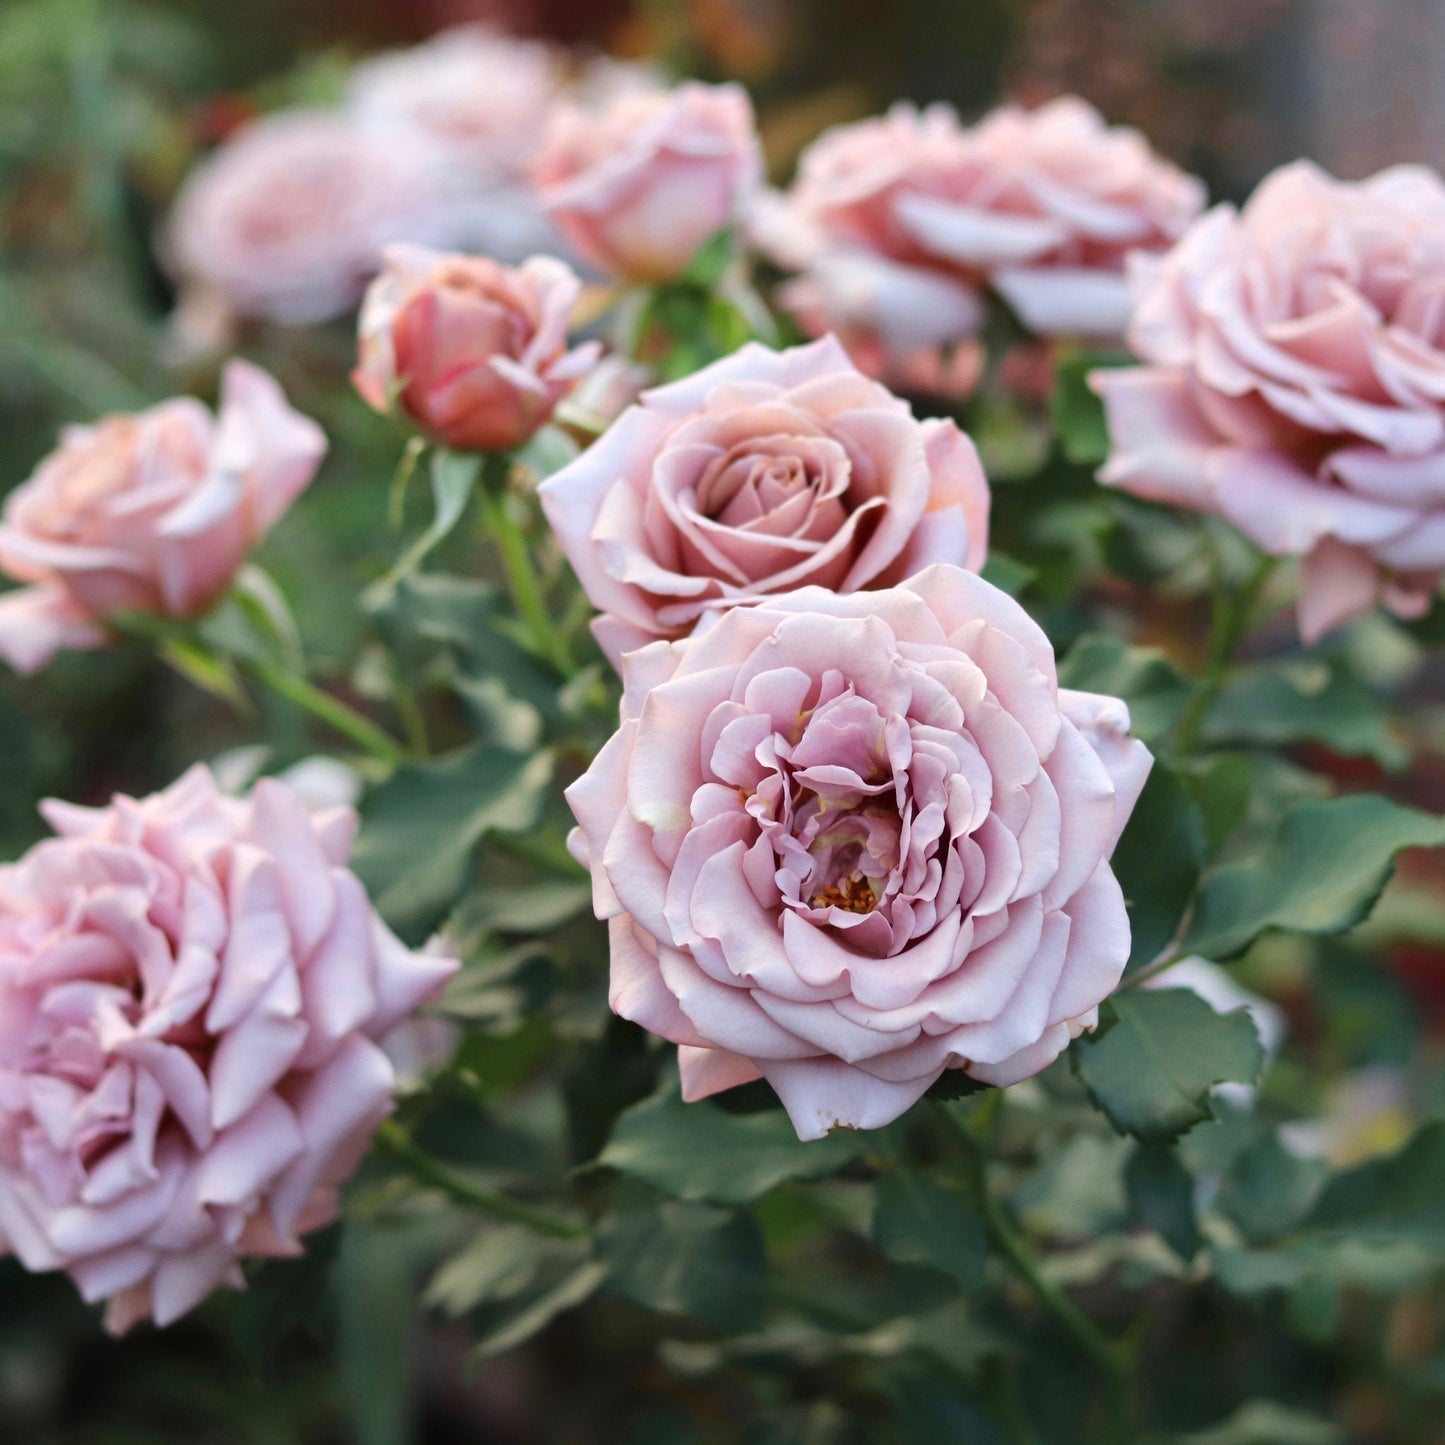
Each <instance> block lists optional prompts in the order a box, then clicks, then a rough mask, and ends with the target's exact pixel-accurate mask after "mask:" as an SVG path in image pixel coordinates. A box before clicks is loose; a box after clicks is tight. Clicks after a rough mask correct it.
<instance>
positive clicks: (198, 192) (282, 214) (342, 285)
mask: <svg viewBox="0 0 1445 1445" xmlns="http://www.w3.org/2000/svg"><path fill="white" fill-rule="evenodd" d="M458 224H459V223H458V215H457V211H456V206H455V202H454V199H453V198H452V197H450V196H449V195H448V194H447V192H446V189H445V186H444V184H443V173H442V171H441V169H440V168H439V166H438V164H437V160H436V156H435V155H434V153H433V152H432V151H431V150H429V149H427V148H424V147H418V146H417V145H416V144H415V143H414V142H413V141H412V140H411V139H409V138H408V137H407V136H406V135H403V134H388V135H378V134H375V133H371V132H368V131H367V130H366V129H364V128H363V127H362V126H361V125H360V124H359V123H358V122H356V121H355V120H353V119H351V118H349V117H347V116H344V115H341V114H335V115H333V114H331V113H329V112H326V111H319V110H316V111H313V110H293V111H280V112H277V113H276V114H274V115H271V116H267V117H266V118H265V119H263V120H259V121H255V122H253V123H252V124H251V125H249V126H247V127H246V128H245V129H244V130H242V131H240V132H238V133H237V134H236V135H235V136H234V137H233V138H232V139H230V140H228V141H226V142H225V144H224V145H222V146H221V147H220V148H219V149H218V150H216V151H215V152H213V153H212V154H211V155H209V156H208V157H206V159H205V160H203V161H202V162H201V163H200V165H199V166H197V167H196V169H195V170H194V171H193V172H192V173H191V175H190V176H189V177H188V178H187V180H186V182H185V184H184V186H182V188H181V191H180V194H179V195H178V196H177V198H176V202H175V206H174V208H173V209H172V211H171V216H170V220H169V222H168V223H167V232H166V245H165V250H166V254H167V259H168V260H169V262H170V264H171V266H172V267H173V269H174V270H175V271H176V273H177V275H178V276H179V278H180V280H181V282H182V285H183V286H185V287H187V288H191V287H195V288H199V289H200V290H202V291H209V292H214V293H218V294H219V295H220V296H221V297H222V298H223V299H224V301H225V303H226V305H227V306H229V307H230V309H231V310H232V311H234V312H236V313H238V314H239V315H242V316H259V317H265V318H267V319H269V320H272V321H283V322H310V321H324V320H326V319H327V318H329V317H332V316H338V315H340V314H341V313H342V312H343V311H346V310H348V309H349V308H350V307H352V306H353V305H355V303H356V301H357V300H358V299H359V297H360V296H361V293H362V290H363V289H364V288H365V286H366V283H367V281H368V280H369V279H370V278H371V277H372V276H373V275H374V274H375V273H376V270H377V268H378V266H379V265H380V255H381V248H382V247H383V246H384V245H386V244H388V243H389V242H392V241H415V242H418V243H423V244H433V245H435V244H445V243H446V242H448V241H449V240H451V239H452V237H453V235H454V233H455V231H456V229H457V226H458Z"/></svg>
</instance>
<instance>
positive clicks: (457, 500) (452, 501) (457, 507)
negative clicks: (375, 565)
mask: <svg viewBox="0 0 1445 1445" xmlns="http://www.w3.org/2000/svg"><path fill="white" fill-rule="evenodd" d="M481 471H482V459H481V458H480V457H479V456H471V455H467V454H466V453H462V452H451V451H446V450H444V449H440V448H439V449H438V450H437V451H434V452H433V453H432V456H431V494H432V506H433V508H434V512H433V515H432V520H431V523H430V525H429V526H428V527H427V529H426V531H424V532H423V533H422V534H421V536H420V537H418V538H417V539H416V541H414V542H413V543H412V544H411V546H409V547H408V548H407V549H406V551H404V552H403V553H402V554H401V556H400V557H399V558H398V559H397V562H396V565H395V566H394V567H393V568H392V569H391V571H390V572H388V573H387V574H386V576H385V577H383V578H382V579H381V580H380V581H379V582H377V583H376V584H375V586H374V588H373V594H372V595H373V597H377V598H384V597H386V596H387V595H388V594H389V593H390V592H392V591H393V590H394V589H395V587H396V585H397V583H399V582H400V581H401V580H402V579H403V578H404V577H407V576H409V575H410V574H411V573H412V572H415V571H416V569H417V568H418V567H419V566H421V564H422V563H423V562H424V561H425V560H426V558H427V555H428V554H429V553H430V552H432V551H433V550H434V549H435V548H436V547H438V546H439V545H440V544H441V543H442V542H443V541H445V540H446V538H447V537H448V536H449V535H450V534H451V531H452V528H454V527H455V526H456V524H457V523H458V522H460V521H461V519H462V513H463V512H465V511H466V509H467V503H468V502H469V501H470V500H471V496H472V492H473V490H474V489H475V487H476V485H477V478H478V477H479V476H480V475H481Z"/></svg>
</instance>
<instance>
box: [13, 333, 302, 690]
mask: <svg viewBox="0 0 1445 1445" xmlns="http://www.w3.org/2000/svg"><path fill="white" fill-rule="evenodd" d="M325 451H326V439H325V437H324V436H323V435H322V433H321V429H320V428H319V427H318V426H317V425H316V424H315V422H313V421H310V420H308V419H307V418H306V417H304V416H301V415H300V414H299V413H297V412H295V411H293V410H292V409H291V408H290V406H288V405H287V403H286V398H285V396H284V395H283V394H282V392H281V388H280V387H279V386H277V384H276V383H275V381H274V380H272V378H271V377H269V376H268V375H267V374H266V373H265V372H264V371H261V370H259V369H258V368H256V367H254V366H251V365H249V364H248V363H247V362H244V361H233V362H231V363H230V364H229V365H228V366H227V367H226V371H225V375H224V377H223V379H222V383H221V405H220V409H219V411H218V413H217V414H216V415H215V416H212V414H211V413H210V412H209V411H208V410H207V409H206V408H205V407H204V406H202V405H201V403H200V402H198V401H195V400H193V399H191V398H190V397H178V398H176V399H175V400H172V401H166V402H162V403H161V404H160V405H159V406H153V407H151V408H150V409H149V410H148V411H143V412H138V413H136V414H135V415H133V416H112V417H106V418H105V419H104V420H103V421H99V422H97V423H95V424H94V425H93V426H77V427H70V428H68V429H67V430H66V431H65V432H63V433H62V435H61V442H60V447H59V449H58V450H57V451H55V452H53V453H52V454H51V455H50V456H49V457H47V458H46V459H45V461H43V462H42V463H41V464H40V466H39V468H38V469H37V470H36V472H35V474H34V475H33V476H32V477H31V478H30V479H29V480H28V481H26V482H24V483H22V484H21V485H20V486H19V487H17V488H16V489H15V490H14V491H13V492H11V493H10V495H9V496H8V497H7V498H6V499H5V506H4V511H3V513H0V569H3V570H4V571H5V572H7V573H8V574H9V575H10V576H11V577H13V578H15V579H16V580H17V581H19V582H27V583H30V584H32V585H30V586H28V587H24V588H21V589H19V590H17V591H14V592H8V593H6V594H5V595H4V596H3V597H0V657H3V658H4V659H5V660H6V661H7V662H8V663H9V664H10V665H11V666H12V667H14V668H16V669H17V670H18V671H21V672H35V671H37V670H38V669H39V668H42V667H44V666H45V665H46V664H47V663H48V662H49V661H50V659H51V658H52V657H53V656H54V654H55V652H56V651H57V649H59V648H62V647H98V646H100V645H101V644H102V643H103V642H104V641H105V634H104V630H103V628H102V627H101V626H100V623H101V622H102V621H103V620H104V619H105V618H106V617H108V616H111V615H113V614H115V613H120V612H148V613H152V614H154V615H156V616H163V617H192V616H195V615H197V614H199V613H201V612H204V611H205V610H206V609H207V608H208V607H210V606H211V605H212V604H213V603H214V602H215V601H216V600H217V599H218V598H219V597H220V595H221V594H222V593H223V592H224V591H225V590H226V588H227V587H228V586H229V585H230V583H231V580H232V578H233V577H234V576H235V574H236V572H237V570H238V569H239V568H240V566H241V564H242V562H244V561H245V559H246V554H247V553H248V552H249V551H250V550H251V548H252V547H254V546H255V545H256V543H257V542H258V541H259V540H260V539H261V538H262V537H263V536H264V535H265V534H266V533H267V532H268V531H269V530H270V528H271V527H272V525H273V524H274V523H275V522H276V520H277V519H278V518H279V517H280V516H281V514H282V513H283V512H284V511H285V510H286V509H287V507H289V506H290V505H291V503H292V502H293V501H294V500H295V499H296V497H297V496H298V495H299V494H300V493H301V492H302V491H304V490H305V488H306V486H307V485H308V483H309V482H310V481H311V478H312V477H313V476H314V475H315V472H316V468H317V466H318V465H319V464H320V461H321V458H322V456H323V454H324V453H325Z"/></svg>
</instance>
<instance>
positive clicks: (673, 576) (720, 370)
mask: <svg viewBox="0 0 1445 1445" xmlns="http://www.w3.org/2000/svg"><path fill="white" fill-rule="evenodd" d="M539 495H540V497H541V499H542V508H543V511H544V512H545V513H546V515H547V519H548V521H549V522H550V523H551V524H552V530H553V531H554V532H555V533H556V534H557V538H558V540H559V541H560V542H561V544H562V548H563V550H564V551H565V552H566V554H567V557H568V560H569V561H570V562H571V563H572V567H573V569H574V570H575V571H576V573H577V575H578V577H579V578H580V579H581V582H582V586H583V588H584V589H585V590H586V592H587V595H588V597H590V598H591V599H592V605H593V606H594V607H596V608H598V609H599V610H600V611H602V612H603V614H604V615H603V616H602V617H600V618H598V619H597V620H596V621H595V622H594V623H593V631H594V632H595V633H596V635H597V638H598V641H599V642H600V643H601V644H602V648H603V650H604V651H605V652H606V653H607V655H608V656H609V657H610V658H611V659H612V660H613V662H614V664H615V663H616V662H617V660H618V659H619V658H620V656H621V655H622V653H623V652H625V651H626V650H627V649H628V648H630V647H637V646H640V645H641V644H642V643H644V642H648V641H650V640H652V639H653V638H658V637H667V638H673V637H682V636H685V635H686V634H687V633H688V632H690V631H691V630H692V628H693V626H694V625H695V624H696V623H697V621H698V619H699V618H700V617H702V616H703V614H704V613H706V612H709V611H712V610H715V609H717V608H718V607H720V606H730V605H732V604H735V603H740V602H753V601H756V600H757V599H759V598H761V597H767V596H771V595H775V594H778V593H785V592H791V591H793V590H794V589H796V588H798V587H805V586H808V585H810V584H815V585H818V586H822V587H830V588H833V589H834V590H835V591H839V592H853V591H857V590H858V589H860V588H869V587H886V586H889V585H891V584H892V583H895V582H901V581H902V580H903V579H904V578H906V577H909V576H911V575H912V574H913V573H914V572H917V571H918V570H919V569H920V568H921V567H925V566H927V565H928V564H929V563H931V562H954V563H958V564H960V565H963V566H967V567H972V568H975V569H976V568H978V567H980V566H982V564H983V558H984V553H985V551H986V548H987V542H988V510H989V490H988V483H987V482H986V481H985V480H984V475H983V468H982V467H981V465H980V464H979V460H978V453H977V452H976V451H975V450H974V446H973V443H972V442H971V441H969V439H968V438H967V437H966V436H964V435H963V433H962V432H960V431H959V429H958V428H957V426H955V425H954V423H953V422H951V421H947V420H930V421H923V422H920V421H918V420H917V419H916V418H915V417H914V415H913V413H912V412H911V411H910V410H909V408H908V405H907V403H906V402H903V401H900V400H899V399H898V398H897V397H895V396H893V395H891V394H890V393H889V392H888V391H886V390H885V389H884V388H883V387H882V386H880V385H878V383H877V382H874V381H870V380H869V379H868V377H866V376H864V375H863V374H862V372H860V371H859V370H858V369H857V367H855V366H854V365H853V363H852V362H851V361H850V360H849V359H848V357H847V355H846V353H845V352H844V351H843V349H842V347H841V346H840V345H839V344H838V342H837V341H836V340H835V339H834V338H832V337H825V338H824V339H823V340H822V341H815V342H813V343H812V344H811V345H808V346H798V347H794V348H793V349H792V350H789V351H771V350H769V349H768V348H767V347H765V346H760V345H756V344H753V345H748V346H745V347H743V348H742V350H741V351H739V352H737V353H736V354H735V355H733V356H730V357H727V358H726V359H725V360H723V361H719V362H716V363H715V364H714V365H712V366H709V367H707V368H705V369H704V370H702V371H700V372H698V373H697V374H696V375H695V376H690V377H687V378H686V379H684V380H682V381H678V382H673V383H672V384H671V385H669V386H663V387H659V388H657V389H656V390H654V391H648V392H645V393H644V394H643V397H642V401H641V404H640V405H638V406H634V407H631V408H629V409H628V410H627V411H626V412H624V413H623V414H622V416H621V417H620V418H619V419H618V420H617V421H616V422H615V423H614V424H613V426H612V427H611V428H610V429H609V430H608V431H607V432H606V433H604V434H603V436H602V437H601V438H599V439H598V440H597V441H596V442H594V443H593V445H592V446H590V447H589V448H588V449H587V450H586V451H585V452H583V453H582V455H581V456H580V457H578V458H577V459H576V461H574V462H572V463H570V464H569V465H568V466H566V467H564V468H563V469H562V470H561V471H560V472H558V473H556V474H555V475H554V476H552V477H550V478H549V479H548V480H547V481H545V482H544V483H543V484H542V486H541V487H540V488H539Z"/></svg>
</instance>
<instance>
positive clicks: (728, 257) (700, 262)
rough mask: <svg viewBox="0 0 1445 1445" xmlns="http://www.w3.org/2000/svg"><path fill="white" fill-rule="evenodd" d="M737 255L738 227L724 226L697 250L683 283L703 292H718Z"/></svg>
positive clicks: (689, 263)
mask: <svg viewBox="0 0 1445 1445" xmlns="http://www.w3.org/2000/svg"><path fill="white" fill-rule="evenodd" d="M737 253H738V237H737V227H736V226H724V227H723V228H722V230H720V231H715V232H714V233H713V234H712V235H711V236H709V237H708V238H707V240H706V241H704V242H703V243H702V245H701V246H699V247H698V248H697V251H696V253H695V254H694V255H693V258H692V260H691V261H689V262H688V266H687V270H686V271H684V272H683V275H682V280H683V282H684V283H685V284H686V285H689V286H695V287H697V288H698V289H699V290H701V291H714V290H716V289H717V285H718V283H719V282H720V281H721V280H722V278H723V277H724V276H725V275H727V271H728V267H729V266H731V265H732V264H733V261H734V260H735V258H736V257H737Z"/></svg>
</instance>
